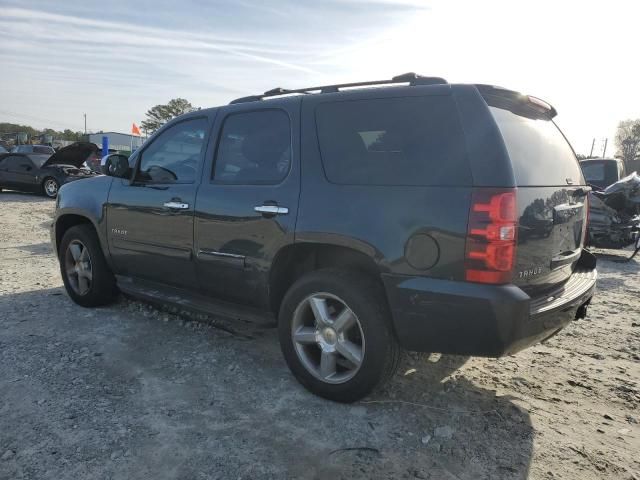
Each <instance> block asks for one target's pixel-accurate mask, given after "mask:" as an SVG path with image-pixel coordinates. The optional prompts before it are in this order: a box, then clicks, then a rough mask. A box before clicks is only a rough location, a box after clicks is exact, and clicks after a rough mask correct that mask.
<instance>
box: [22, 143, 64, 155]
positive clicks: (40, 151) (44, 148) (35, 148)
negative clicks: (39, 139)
mask: <svg viewBox="0 0 640 480" xmlns="http://www.w3.org/2000/svg"><path fill="white" fill-rule="evenodd" d="M11 153H31V154H35V155H53V154H54V153H56V151H55V149H54V148H53V147H50V146H49V145H16V146H15V147H13V148H12V149H11Z"/></svg>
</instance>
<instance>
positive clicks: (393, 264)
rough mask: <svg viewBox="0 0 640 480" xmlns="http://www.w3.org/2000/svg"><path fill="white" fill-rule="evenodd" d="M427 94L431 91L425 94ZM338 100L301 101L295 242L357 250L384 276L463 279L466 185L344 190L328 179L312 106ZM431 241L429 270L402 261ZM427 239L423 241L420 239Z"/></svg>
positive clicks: (444, 89) (410, 91)
mask: <svg viewBox="0 0 640 480" xmlns="http://www.w3.org/2000/svg"><path fill="white" fill-rule="evenodd" d="M427 89H431V90H427ZM430 92H434V94H438V95H442V94H448V95H450V94H451V92H450V87H449V86H437V87H411V88H406V89H403V90H402V93H399V90H398V89H379V91H377V92H375V93H372V92H370V91H369V92H366V91H361V92H357V93H355V92H354V93H353V94H351V95H349V97H348V100H354V99H360V98H385V97H391V96H401V97H405V96H414V95H415V96H419V95H428V94H430ZM339 95H340V94H323V95H314V96H308V97H305V98H303V102H302V109H303V114H302V184H301V185H302V188H301V198H300V205H299V212H298V221H297V227H296V242H310V243H323V244H333V245H340V246H345V247H349V248H353V249H355V250H358V251H360V252H362V253H364V254H366V255H368V256H369V257H371V258H373V259H374V261H375V262H376V263H377V265H378V267H379V269H380V272H381V273H383V274H384V273H393V274H401V275H426V276H430V277H436V278H445V279H451V280H460V279H462V278H463V277H464V249H465V235H466V230H467V221H468V208H469V204H470V201H471V186H470V185H467V186H459V187H456V186H389V185H385V186H380V185H345V184H335V183H331V182H329V181H328V180H327V178H326V176H325V172H324V169H323V164H322V158H321V152H320V148H319V143H318V136H317V130H316V116H315V111H316V107H317V106H318V105H319V104H320V103H323V102H328V101H336V100H340V99H341V98H344V97H340V96H339ZM417 234H424V235H428V236H430V237H431V238H432V239H433V240H435V243H436V244H437V248H435V250H436V251H435V252H430V253H431V254H433V255H435V258H436V261H435V263H434V264H433V265H432V266H431V267H430V268H420V269H417V268H415V267H414V266H412V265H411V264H410V263H409V262H408V261H407V256H406V251H407V248H408V241H409V239H410V238H412V237H414V236H415V235H417ZM423 238H424V237H423Z"/></svg>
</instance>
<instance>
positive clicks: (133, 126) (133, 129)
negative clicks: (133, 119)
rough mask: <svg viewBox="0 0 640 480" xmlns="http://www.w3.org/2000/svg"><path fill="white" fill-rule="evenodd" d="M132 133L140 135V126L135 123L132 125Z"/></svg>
mask: <svg viewBox="0 0 640 480" xmlns="http://www.w3.org/2000/svg"><path fill="white" fill-rule="evenodd" d="M131 134H132V135H138V136H140V135H142V134H141V133H140V129H139V128H138V126H137V125H136V124H135V123H134V124H132V125H131Z"/></svg>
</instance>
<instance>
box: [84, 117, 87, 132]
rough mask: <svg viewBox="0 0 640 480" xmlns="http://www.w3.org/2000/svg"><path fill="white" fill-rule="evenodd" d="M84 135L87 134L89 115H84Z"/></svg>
mask: <svg viewBox="0 0 640 480" xmlns="http://www.w3.org/2000/svg"><path fill="white" fill-rule="evenodd" d="M83 115H84V134H85V135H86V134H87V114H86V113H84V114H83Z"/></svg>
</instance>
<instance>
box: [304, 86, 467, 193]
mask: <svg viewBox="0 0 640 480" xmlns="http://www.w3.org/2000/svg"><path fill="white" fill-rule="evenodd" d="M316 123H317V130H318V139H319V143H320V152H321V155H322V163H323V165H324V170H325V174H326V177H327V179H328V180H329V181H330V182H332V183H337V184H347V185H469V184H470V183H471V172H470V169H469V165H468V162H467V158H466V154H465V144H464V135H463V133H462V128H461V126H460V123H459V119H458V113H457V109H456V107H455V103H454V101H453V99H452V97H450V96H425V97H405V98H378V99H368V100H354V101H344V102H331V103H323V104H320V105H319V106H318V107H317V110H316Z"/></svg>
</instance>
